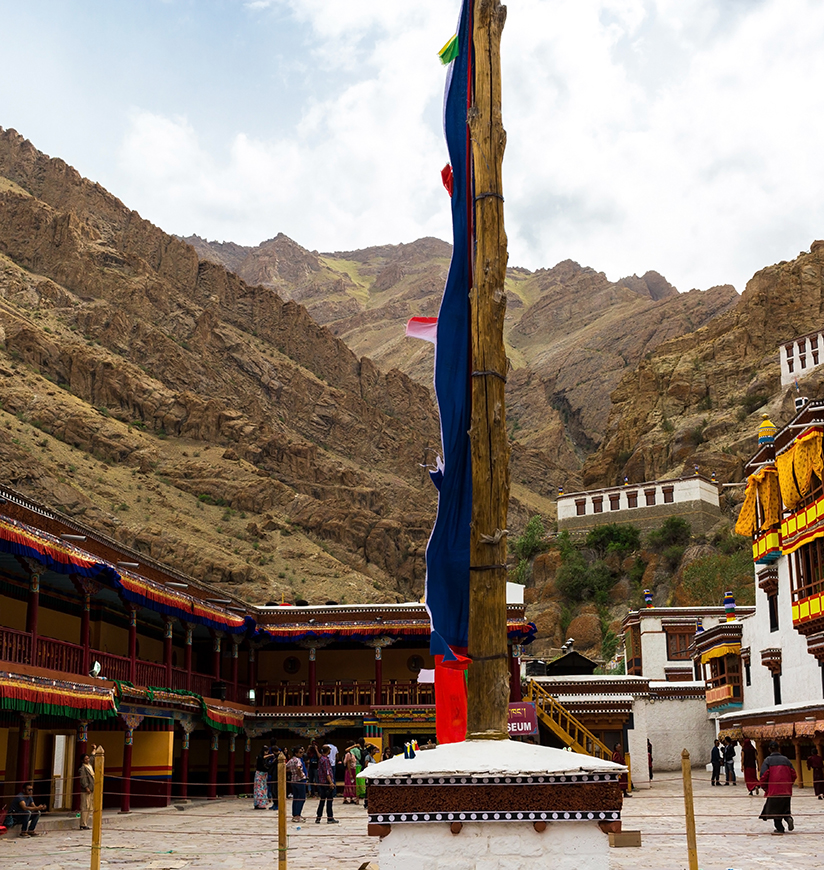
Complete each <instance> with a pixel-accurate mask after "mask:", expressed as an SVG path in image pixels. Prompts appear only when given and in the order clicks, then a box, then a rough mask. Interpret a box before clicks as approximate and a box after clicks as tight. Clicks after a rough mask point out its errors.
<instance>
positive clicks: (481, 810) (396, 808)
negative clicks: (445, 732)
mask: <svg viewBox="0 0 824 870" xmlns="http://www.w3.org/2000/svg"><path fill="white" fill-rule="evenodd" d="M625 772H626V767H623V766H622V765H619V764H614V763H613V762H611V761H602V760H601V759H598V758H593V757H592V756H589V755H580V754H578V753H574V752H566V751H564V750H561V749H553V748H551V747H547V746H536V745H533V744H529V743H519V742H517V741H513V740H469V741H465V742H463V743H448V744H444V745H441V746H438V747H437V748H436V749H429V750H422V751H419V752H418V753H417V754H416V756H415V758H410V759H406V758H404V757H403V756H402V755H398V756H395V757H394V758H392V759H389V760H387V761H383V762H381V763H380V764H375V765H370V766H369V767H368V768H367V769H366V770H365V771H364V772H363V773H361V774H359V776H360V777H361V778H362V779H365V780H366V781H367V799H368V804H369V833H370V834H373V835H376V836H379V837H380V838H381V841H380V847H379V852H378V855H379V857H378V864H379V866H380V868H381V870H509V868H515V867H522V866H526V865H527V864H529V865H532V866H549V864H548V863H546V864H545V863H542V862H541V859H542V858H544V859H546V860H547V862H548V861H549V860H550V859H551V861H552V865H551V866H552V868H553V870H606V868H607V867H608V865H609V840H608V833H609V832H610V831H620V830H621V807H622V802H623V793H622V790H621V786H620V783H619V777H620V775H621V774H622V773H625ZM536 861H537V862H541V863H536Z"/></svg>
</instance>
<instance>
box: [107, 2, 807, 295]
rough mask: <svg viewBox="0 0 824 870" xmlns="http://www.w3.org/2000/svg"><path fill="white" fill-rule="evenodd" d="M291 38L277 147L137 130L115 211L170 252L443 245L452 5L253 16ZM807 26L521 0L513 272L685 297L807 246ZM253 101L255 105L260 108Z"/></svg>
mask: <svg viewBox="0 0 824 870" xmlns="http://www.w3.org/2000/svg"><path fill="white" fill-rule="evenodd" d="M245 5H246V6H247V7H248V8H250V9H254V11H255V12H256V13H257V14H259V15H260V16H261V18H260V23H261V26H264V24H265V21H266V14H267V13H266V8H265V7H267V8H270V9H271V10H272V11H277V13H278V14H279V15H281V16H282V15H283V14H284V12H288V13H289V14H290V15H291V16H292V19H293V20H297V21H298V22H299V23H300V24H301V25H302V27H303V28H305V32H306V34H307V43H305V44H302V45H297V44H296V45H295V46H294V52H295V56H296V57H300V58H301V59H306V57H307V55H308V58H309V62H308V64H307V74H308V75H317V76H318V81H321V80H322V81H323V83H324V88H325V89H324V90H320V89H319V88H318V89H312V95H311V96H310V97H309V99H308V100H307V101H306V103H305V105H304V106H303V107H302V109H301V112H300V120H299V122H298V123H297V124H295V125H292V126H285V127H283V128H282V129H281V130H279V131H278V134H277V135H276V136H270V137H268V138H264V137H260V136H258V137H257V138H256V137H253V136H252V135H251V134H250V133H248V132H247V131H244V130H242V129H236V130H227V131H226V140H225V141H226V145H227V150H226V152H225V153H224V154H223V155H218V154H217V153H211V152H210V150H209V148H208V147H207V145H206V144H205V139H204V137H202V136H201V135H200V134H199V132H198V129H197V127H196V123H195V122H194V121H193V120H192V119H187V118H186V117H177V118H175V117H164V116H162V115H160V114H158V113H156V112H148V111H145V110H139V109H136V110H135V111H134V112H133V113H132V115H131V118H130V124H129V128H128V131H127V135H126V136H125V138H124V141H123V144H122V148H121V151H120V161H121V167H122V170H123V176H124V177H125V178H128V179H130V181H129V183H128V188H127V189H125V190H124V189H122V188H120V189H117V190H116V191H115V192H116V193H117V194H118V195H119V196H121V198H123V199H124V200H125V201H126V202H128V203H129V204H134V205H135V207H137V208H138V209H139V210H141V211H142V212H143V213H144V214H145V215H146V216H147V217H149V218H150V219H151V220H154V221H155V222H157V223H159V224H160V225H161V226H163V227H164V228H165V229H167V230H170V231H174V232H185V233H188V232H198V233H200V234H201V235H208V236H209V237H211V238H225V239H233V240H235V241H240V242H245V243H256V242H258V241H261V240H262V239H264V238H267V237H269V236H272V235H274V234H275V233H276V232H278V231H283V232H286V233H288V234H289V235H290V236H292V237H293V238H295V239H296V241H298V242H299V243H301V244H304V245H306V246H307V247H310V248H320V249H323V250H332V249H346V248H355V247H361V246H365V245H370V244H382V243H385V242H397V241H409V240H412V239H414V238H416V237H418V236H421V235H425V234H434V235H439V236H441V237H442V238H447V239H448V238H449V237H450V230H449V225H448V220H449V214H448V203H447V200H446V197H445V194H444V193H443V191H442V189H441V188H440V181H439V176H438V173H439V170H440V168H441V166H442V165H443V163H444V162H445V160H446V151H445V147H444V145H443V142H442V137H441V131H440V104H441V98H442V88H443V79H444V75H443V68H442V67H440V66H439V64H438V62H437V58H436V53H437V51H438V49H439V48H440V46H441V45H442V44H443V43H444V42H445V41H446V38H447V37H448V36H449V34H450V32H452V31H453V29H454V25H455V18H456V14H457V6H458V4H457V3H450V4H445V3H444V2H443V0H422V2H418V3H415V4H401V3H394V2H382V3H375V2H374V0H351V2H348V3H341V2H339V0H299V2H298V0H272V2H267V0H259V2H252V3H247V4H245ZM823 41H824V6H822V5H821V4H819V3H816V2H813V0H761V2H750V3H740V2H739V3H720V2H718V0H696V2H693V3H688V4H687V3H683V2H675V0H599V2H594V0H593V2H587V3H581V2H580V0H553V2H548V0H522V2H519V3H518V4H512V5H511V6H510V8H509V15H508V20H507V25H506V28H505V30H504V40H503V63H504V70H503V75H504V82H503V85H504V101H505V102H504V122H505V126H506V127H507V131H508V144H507V155H506V162H505V167H504V184H505V193H506V203H507V205H506V220H507V229H508V233H509V238H510V262H511V263H513V264H515V265H526V266H528V267H530V268H537V267H540V266H551V265H553V264H554V263H555V262H557V261H558V260H560V259H563V258H566V257H571V258H574V259H577V260H579V261H580V262H582V263H585V264H587V265H592V266H594V267H595V268H599V269H603V270H605V271H606V272H607V273H608V275H609V276H610V277H611V278H618V277H620V276H621V275H623V274H628V273H632V272H642V271H645V270H646V269H657V270H658V271H661V272H662V273H664V274H665V275H666V276H667V278H669V280H671V281H672V282H673V283H675V284H676V285H677V286H678V287H679V288H680V289H683V290H686V289H689V288H691V287H693V286H700V287H707V286H711V285H713V284H717V283H725V282H731V283H735V285H736V286H737V287H738V289H739V290H741V289H743V285H744V282H745V281H746V280H747V279H748V278H749V277H750V275H751V274H752V273H753V272H754V271H755V270H756V269H757V268H760V267H761V266H763V265H766V264H768V263H769V262H772V261H774V260H778V259H784V258H789V257H792V256H794V255H795V253H797V251H798V250H799V249H800V248H802V247H806V246H808V245H809V243H810V241H811V240H812V239H813V238H815V237H816V236H822V235H824V196H822V190H821V188H822V182H821V181H820V180H819V173H817V172H816V170H817V168H818V163H819V152H820V143H821V142H822V140H824V111H822V109H824V105H823V103H824V95H822V93H821V90H820V86H819V85H820V82H821V81H822V80H824V53H822V52H821V51H820V48H819V46H820V45H821V44H822V42H823ZM262 98H263V99H264V101H265V99H266V93H265V90H264V91H263V92H262Z"/></svg>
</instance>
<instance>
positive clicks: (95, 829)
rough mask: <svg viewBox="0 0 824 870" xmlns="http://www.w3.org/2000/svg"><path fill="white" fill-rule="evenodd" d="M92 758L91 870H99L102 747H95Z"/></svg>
mask: <svg viewBox="0 0 824 870" xmlns="http://www.w3.org/2000/svg"><path fill="white" fill-rule="evenodd" d="M92 758H94V792H93V794H94V797H93V799H92V801H93V804H92V805H93V814H92V851H91V863H90V865H89V866H90V868H91V870H100V835H101V833H102V831H103V783H104V778H105V761H106V755H105V752H104V751H103V747H102V746H95V748H94V752H92Z"/></svg>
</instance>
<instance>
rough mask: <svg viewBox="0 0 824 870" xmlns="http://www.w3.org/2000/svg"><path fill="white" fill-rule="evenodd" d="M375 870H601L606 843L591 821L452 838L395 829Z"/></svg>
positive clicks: (467, 831) (491, 825)
mask: <svg viewBox="0 0 824 870" xmlns="http://www.w3.org/2000/svg"><path fill="white" fill-rule="evenodd" d="M378 866H379V867H380V868H381V870H523V868H526V867H535V868H538V867H551V868H552V870H606V868H608V867H609V839H608V836H607V835H606V834H605V833H604V832H603V831H601V829H600V828H599V827H598V825H597V823H596V822H571V823H570V822H549V823H548V824H547V827H546V830H544V831H541V832H540V833H539V832H538V831H536V830H535V829H534V827H533V826H532V825H531V824H530V823H528V822H522V823H517V824H514V825H508V824H502V823H500V822H481V823H477V824H471V825H465V826H464V827H463V829H462V830H461V832H460V833H459V834H453V833H452V832H451V831H450V829H449V826H448V825H439V826H437V827H434V826H433V827H432V828H431V829H429V828H427V829H426V830H425V831H423V830H421V829H420V828H419V827H418V826H414V825H407V826H403V825H397V826H395V827H393V828H392V833H391V834H390V835H389V836H388V837H385V838H384V839H382V840H381V843H380V849H379V857H378Z"/></svg>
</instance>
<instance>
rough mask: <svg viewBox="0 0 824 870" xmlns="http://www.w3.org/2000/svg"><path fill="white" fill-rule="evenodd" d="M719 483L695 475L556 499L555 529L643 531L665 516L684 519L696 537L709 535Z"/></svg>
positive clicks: (717, 513) (716, 510) (714, 520)
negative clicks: (620, 526)
mask: <svg viewBox="0 0 824 870" xmlns="http://www.w3.org/2000/svg"><path fill="white" fill-rule="evenodd" d="M718 491H719V488H718V484H717V483H715V481H713V480H710V479H708V478H706V477H703V476H702V475H700V474H694V475H690V476H687V477H677V478H672V479H668V480H653V481H647V482H646V483H633V484H630V483H627V484H625V485H624V486H612V487H608V488H606V489H592V490H587V491H585V492H572V493H568V494H567V493H564V494H562V495H559V496H558V530H559V531H564V530H567V531H569V532H572V533H583V532H588V531H589V530H590V529H592V528H594V527H595V526H598V525H604V524H606V523H621V524H627V525H632V526H635V527H636V528H638V529H641V530H642V531H649V530H651V529H654V528H657V527H658V526H660V525H661V523H662V522H663V521H664V520H665V519H667V517H672V516H678V517H682V518H683V519H685V520H687V522H689V524H690V525H691V526H692V530H693V532H695V533H696V534H704V533H706V532H708V531H709V530H710V529H711V528H712V527H713V526H714V525H715V524H716V523H717V522H718V520H719V519H720V518H721V508H720V504H719V500H718Z"/></svg>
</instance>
